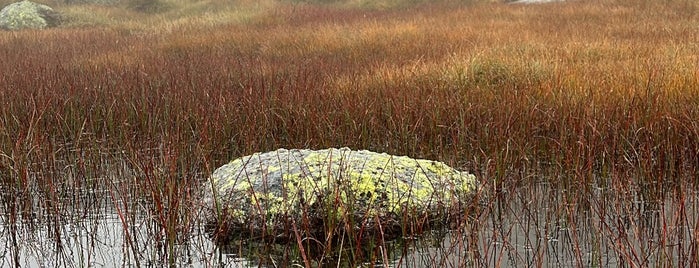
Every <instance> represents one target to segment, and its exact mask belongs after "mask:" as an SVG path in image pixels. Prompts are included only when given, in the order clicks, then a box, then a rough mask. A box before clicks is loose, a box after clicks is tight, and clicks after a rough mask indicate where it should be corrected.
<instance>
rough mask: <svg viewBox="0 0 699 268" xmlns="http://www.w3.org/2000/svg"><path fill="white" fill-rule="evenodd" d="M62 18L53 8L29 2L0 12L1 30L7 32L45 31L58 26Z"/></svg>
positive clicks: (25, 1) (21, 2) (11, 6)
mask: <svg viewBox="0 0 699 268" xmlns="http://www.w3.org/2000/svg"><path fill="white" fill-rule="evenodd" d="M59 20H60V16H59V14H58V13H57V12H55V11H54V10H53V9H52V8H50V7H49V6H46V5H42V4H37V3H34V2H30V1H27V0H24V1H20V2H16V3H12V4H9V5H7V6H6V7H4V8H3V9H2V10H0V28H1V29H5V30H21V29H44V28H47V27H54V26H57V25H58V23H59Z"/></svg>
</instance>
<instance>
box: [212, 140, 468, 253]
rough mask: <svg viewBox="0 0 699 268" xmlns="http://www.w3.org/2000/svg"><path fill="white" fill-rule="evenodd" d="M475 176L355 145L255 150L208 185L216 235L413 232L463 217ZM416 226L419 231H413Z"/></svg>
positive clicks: (324, 235) (222, 170)
mask: <svg viewBox="0 0 699 268" xmlns="http://www.w3.org/2000/svg"><path fill="white" fill-rule="evenodd" d="M476 189H477V181H476V178H475V176H474V175H471V174H468V173H466V172H462V171H458V170H455V169H453V168H451V167H449V166H447V165H446V164H444V163H442V162H437V161H430V160H424V159H413V158H409V157H406V156H393V155H388V154H385V153H375V152H370V151H366V150H362V151H353V150H350V149H348V148H341V149H334V148H331V149H325V150H315V151H314V150H286V149H279V150H276V151H272V152H266V153H256V154H253V155H249V156H245V157H241V158H238V159H235V160H233V161H232V162H230V163H228V164H226V165H224V166H222V167H220V168H218V169H217V170H216V171H214V173H213V175H212V176H211V177H210V179H209V180H208V181H207V183H206V185H205V186H204V192H203V193H204V195H205V198H204V203H205V205H206V206H207V208H208V212H207V213H206V217H207V219H206V220H207V223H208V224H207V226H208V227H209V231H210V232H212V234H214V235H215V236H216V237H217V238H219V239H220V238H224V239H225V240H224V241H227V240H229V239H230V238H231V237H240V236H242V235H247V237H250V236H253V237H262V238H274V239H277V238H292V237H293V236H294V235H297V234H298V232H299V231H300V232H302V233H303V234H304V235H309V234H310V235H314V236H315V235H320V236H322V238H327V237H329V236H331V235H332V234H331V233H333V232H337V231H338V230H343V231H345V232H347V231H350V232H355V231H361V232H362V233H369V232H371V231H377V230H378V231H380V232H381V235H382V236H393V235H396V236H398V235H402V234H406V230H408V231H410V230H412V231H418V229H420V230H422V229H423V227H426V226H431V225H432V224H435V223H438V224H442V223H447V222H449V223H453V222H454V220H457V221H458V220H460V219H462V218H463V217H462V216H463V214H464V210H465V208H466V205H467V204H468V202H470V200H471V199H472V198H471V197H472V196H473V194H474V193H475V192H476ZM410 233H412V232H410Z"/></svg>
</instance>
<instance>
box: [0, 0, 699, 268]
mask: <svg viewBox="0 0 699 268" xmlns="http://www.w3.org/2000/svg"><path fill="white" fill-rule="evenodd" d="M235 4H239V5H235ZM235 4H233V5H232V6H228V8H217V7H222V6H226V5H228V4H226V3H218V2H213V1H212V2H206V3H200V5H201V6H199V7H197V6H196V5H194V6H189V5H187V7H190V8H191V9H188V10H189V11H188V13H184V14H178V13H177V12H176V10H178V8H177V7H178V6H185V3H180V2H172V5H173V6H174V7H175V8H172V9H169V10H168V11H165V13H163V14H161V15H159V16H155V17H151V16H147V15H144V14H134V13H133V12H132V11H123V10H121V9H119V8H120V7H119V6H115V7H99V8H96V10H97V11H96V13H93V14H92V16H95V17H89V16H90V15H84V14H83V15H84V16H85V17H82V18H81V19H80V18H79V19H78V20H76V21H77V22H76V25H99V26H98V27H97V28H89V27H85V28H79V27H70V26H66V27H63V28H59V29H52V30H48V31H21V32H2V33H0V47H2V49H0V58H2V59H3V60H2V61H0V73H1V74H2V75H0V85H2V88H1V89H0V103H3V105H2V106H0V152H1V154H0V164H1V166H2V168H1V169H0V175H1V176H2V180H1V182H0V183H1V188H2V192H3V195H2V198H3V201H2V204H3V207H2V209H3V213H2V214H3V215H2V228H3V229H2V232H3V237H4V241H3V242H4V243H5V244H6V245H8V247H7V248H8V253H7V254H6V255H5V256H7V257H5V258H3V260H4V261H5V263H9V264H10V265H18V264H21V263H22V262H26V258H27V257H26V256H25V255H27V252H29V254H28V255H32V256H34V257H36V258H38V259H52V258H51V257H42V256H43V255H42V254H43V252H48V251H42V250H41V249H40V248H36V245H37V243H39V242H37V241H44V242H45V241H48V242H51V243H52V247H53V248H54V249H57V248H61V249H63V250H64V251H59V252H66V251H65V250H68V249H69V248H71V247H69V246H68V245H64V244H62V243H65V242H66V241H74V240H70V239H67V237H66V233H67V232H68V230H69V229H70V228H72V227H75V226H80V225H76V224H78V223H80V224H83V225H82V226H83V227H84V228H82V229H80V230H83V232H84V233H85V234H86V236H80V235H79V234H78V235H76V236H74V237H88V238H89V239H88V240H87V241H85V240H81V241H82V242H84V243H85V244H82V245H86V244H89V245H98V244H100V243H103V242H104V240H103V238H101V237H95V236H92V237H91V236H90V234H93V233H94V232H92V231H90V228H101V227H94V226H95V225H90V224H86V223H90V222H98V221H100V219H102V217H106V216H110V217H112V216H113V217H114V218H112V219H115V220H117V221H116V223H117V224H116V226H118V227H117V229H118V231H116V232H119V233H121V234H122V235H121V236H119V237H121V238H122V239H123V245H125V246H124V247H123V249H124V252H122V253H123V256H124V258H121V259H119V260H116V261H117V262H119V263H122V264H130V265H133V264H135V265H146V264H145V263H146V262H147V260H153V261H159V262H161V263H169V264H174V263H179V262H182V261H183V258H184V259H187V258H190V259H191V258H197V256H205V257H207V258H208V257H211V255H210V254H211V253H210V252H209V251H208V248H207V246H204V244H205V243H204V242H202V243H203V244H202V243H194V242H193V241H201V240H200V239H201V238H199V236H197V233H196V232H197V231H196V230H197V229H198V227H199V226H198V225H199V223H198V222H197V217H198V215H197V213H198V212H197V211H196V209H192V208H195V207H197V202H198V201H197V195H196V194H195V193H196V191H197V190H198V189H199V185H201V183H202V182H203V181H204V179H205V178H206V177H207V176H208V174H211V172H212V171H213V169H215V168H216V167H218V166H220V165H222V164H223V163H225V162H227V161H229V160H230V159H233V158H236V157H238V156H241V155H248V154H251V153H254V152H258V151H269V150H274V149H276V148H279V147H286V148H326V147H343V146H348V147H352V148H363V149H369V150H373V151H381V152H389V153H392V154H396V155H410V156H412V157H416V158H430V159H437V160H441V161H444V162H447V163H449V164H450V165H451V166H453V167H458V168H463V169H465V170H469V171H471V172H473V173H475V174H476V175H477V176H478V178H480V180H481V181H482V183H483V185H484V186H485V189H486V190H485V191H486V193H487V195H488V197H489V198H487V201H485V203H484V205H483V206H482V207H481V208H480V209H479V210H476V211H477V213H476V216H475V218H469V219H468V222H470V223H469V224H466V225H464V226H463V229H457V230H455V231H454V233H453V234H452V235H451V236H450V239H454V240H453V241H455V242H454V243H451V244H450V246H449V248H453V250H448V249H445V251H446V252H458V254H457V255H459V254H460V255H459V256H461V257H458V258H457V259H456V260H457V261H458V263H460V264H463V263H474V264H476V265H486V266H490V265H498V264H502V265H504V264H507V263H510V264H512V265H516V264H527V265H533V266H545V265H546V264H549V263H551V262H552V261H553V262H554V263H555V264H568V265H571V266H579V265H591V266H595V265H606V264H611V265H619V266H634V265H635V266H647V265H649V266H653V265H658V266H665V265H668V266H673V265H684V264H690V263H696V262H697V258H698V257H699V253H697V252H698V251H697V238H696V237H697V233H696V232H697V231H696V230H697V226H698V223H697V222H696V204H697V200H696V198H695V196H696V182H697V178H699V174H698V173H699V171H698V166H697V163H699V143H698V141H697V137H699V124H698V123H697V118H699V109H697V107H699V91H698V90H697V89H698V88H699V87H698V84H699V83H698V82H699V81H698V79H699V78H698V76H697V71H696V70H697V69H699V67H698V66H697V55H696V48H695V47H694V46H693V44H694V43H696V41H697V40H696V39H697V30H696V26H695V25H697V16H696V11H697V5H696V4H695V3H693V2H692V1H664V2H662V3H660V2H652V1H635V0H618V1H571V2H567V3H553V4H547V5H526V6H524V5H503V4H490V3H469V4H466V5H459V4H455V3H450V2H440V3H434V4H422V5H417V6H414V7H416V8H408V7H400V8H365V7H359V6H356V5H355V6H353V5H345V6H343V5H339V4H330V5H328V4H321V5H317V4H309V3H306V4H292V3H285V2H282V3H268V2H260V3H251V2H246V1H238V2H236V3H235ZM63 8H65V9H66V10H68V9H70V10H72V11H73V12H75V13H76V14H77V13H79V14H82V11H80V9H81V8H88V7H86V6H65V7H63ZM90 10H92V9H90ZM211 10H218V11H219V12H218V13H216V12H212V11H211ZM200 12H201V13H200ZM115 14H120V15H119V16H122V15H123V17H124V18H123V19H119V20H115V19H114V17H110V16H114V15H115ZM200 14H207V15H200ZM76 16H77V15H76ZM95 21H98V22H99V23H94V22H95ZM139 22H143V23H139ZM114 173H116V174H114ZM484 200H485V199H484ZM105 210H106V211H111V212H110V213H104V212H103V211H105ZM474 210H475V208H474ZM297 227H298V226H297ZM299 228H300V227H299ZM39 230H40V231H39ZM74 235H75V234H74ZM68 237H70V236H68ZM41 238H45V239H46V240H41ZM298 238H299V240H298V241H296V242H295V243H296V246H300V247H295V248H292V247H287V248H288V250H289V251H288V252H287V253H284V254H283V255H282V256H286V257H287V260H292V262H294V261H299V260H300V261H301V263H302V265H309V264H311V262H312V261H313V260H312V258H302V257H303V256H306V257H309V256H311V255H310V253H309V252H304V251H302V250H305V248H306V246H305V245H304V243H306V244H311V243H316V241H310V240H304V238H303V237H298ZM519 239H524V240H519ZM355 241H356V240H355ZM419 241H423V240H419ZM442 241H446V240H442ZM449 241H451V240H449ZM35 242H36V243H35ZM82 242H81V243H82ZM321 242H322V241H321ZM379 242H380V243H379V244H377V246H376V247H369V248H372V250H370V251H371V254H368V255H369V256H372V257H370V258H369V259H370V260H378V262H380V263H391V262H392V259H391V258H389V257H388V256H389V255H390V254H389V253H387V252H388V251H385V249H386V246H384V244H382V243H388V241H379ZM241 243H242V242H241ZM416 243H421V242H416ZM42 245H44V244H42ZM153 245H156V246H153ZM186 245H189V246H186ZM248 245H249V244H248ZM45 246H48V245H45ZM90 247H92V248H95V249H94V250H93V251H90V250H87V251H84V252H83V253H80V254H83V255H82V256H83V257H81V258H82V259H81V260H80V261H75V259H72V256H73V255H70V256H71V258H69V257H64V258H62V260H63V261H64V262H66V263H68V262H71V260H72V261H73V262H75V263H81V264H84V265H85V266H91V265H95V262H94V260H95V258H96V256H97V255H99V254H100V253H98V252H97V250H96V248H98V246H90ZM270 247H271V246H270ZM248 248H249V249H253V248H254V249H258V248H259V246H248ZM343 248H344V245H343ZM347 248H358V246H357V244H355V245H347ZM262 249H264V247H263V248H262ZM373 249H376V251H374V250H373ZM382 249H383V250H384V251H382ZM433 249H434V247H430V246H420V245H419V244H417V250H418V251H419V250H433ZM183 251H189V252H188V253H186V252H185V253H183ZM85 252H86V253H85ZM202 252H204V253H202ZM359 252H360V251H358V250H356V251H354V252H353V253H352V254H355V255H360V254H359ZM464 252H466V253H464ZM66 254H67V253H66ZM75 254H78V253H75ZM253 255H254V256H258V257H259V256H263V255H264V253H254V254H253ZM447 255H448V254H447ZM66 256H68V255H66ZM192 256H194V257H192ZM254 256H253V257H252V259H255V257H254ZM264 258H266V257H264ZM397 258H398V260H399V261H400V260H403V261H405V262H404V263H409V262H411V260H409V259H408V260H406V259H404V258H406V257H405V256H404V255H401V257H397ZM439 258H440V257H433V258H431V259H428V260H429V262H434V263H439V262H442V260H441V259H439ZM260 259H263V257H260ZM364 259H365V258H357V260H358V261H357V262H362V261H361V260H364ZM304 260H305V261H304ZM112 261H114V260H112ZM210 261H211V259H208V260H205V261H204V263H209V264H210ZM277 261H278V259H274V262H277ZM184 262H186V260H184ZM610 262H613V263H610ZM261 263H262V264H264V265H269V262H261ZM446 265H449V264H446ZM454 266H458V264H457V265H454Z"/></svg>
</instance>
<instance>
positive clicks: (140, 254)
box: [0, 171, 699, 267]
mask: <svg viewBox="0 0 699 268" xmlns="http://www.w3.org/2000/svg"><path fill="white" fill-rule="evenodd" d="M133 174H134V172H133V171H120V172H116V173H115V174H113V175H112V176H106V177H103V178H102V179H104V180H108V181H110V183H104V184H102V185H103V187H93V188H91V189H90V190H89V191H82V190H75V191H74V192H72V193H71V194H72V195H68V194H64V195H61V199H60V201H57V202H56V203H57V204H60V206H57V205H51V203H50V202H47V201H46V200H43V199H42V197H41V195H39V194H37V195H34V196H33V195H31V194H30V195H28V196H12V195H11V194H7V195H6V196H5V199H4V203H5V204H4V205H3V206H2V211H0V212H1V214H2V217H0V234H1V236H0V256H1V258H0V266H1V267H16V266H21V267H124V266H127V267H137V266H138V267H161V266H171V267H249V266H253V267H257V266H268V267H275V266H281V267H284V266H286V267H288V266H290V265H300V266H303V265H304V260H303V258H301V257H300V256H301V254H300V253H299V249H298V247H296V246H295V244H294V243H290V244H286V245H268V244H265V243H262V242H255V241H237V242H234V243H232V244H231V245H228V246H225V247H222V246H217V245H215V244H214V243H212V241H211V240H210V239H209V238H208V235H207V234H206V233H205V232H204V231H203V227H202V224H201V222H198V220H197V218H198V217H197V215H198V214H197V213H196V204H194V203H193V204H192V205H191V207H189V208H187V209H186V210H194V211H195V212H194V213H191V214H186V216H183V217H188V218H187V219H188V220H190V221H185V220H182V222H188V223H189V224H187V227H184V228H182V229H177V231H176V232H177V233H176V235H174V236H172V235H170V236H168V235H167V234H166V233H165V232H167V231H168V229H167V228H163V226H162V225H159V224H158V221H157V219H156V218H157V217H158V215H155V214H153V213H151V212H149V210H148V209H147V207H149V206H151V205H152V204H150V203H149V202H150V201H148V199H142V198H138V197H133V196H128V195H129V190H128V189H131V188H129V187H128V184H130V183H132V179H133V176H134V175H133ZM37 189H38V188H37ZM122 189H126V190H122ZM591 189H592V190H587V191H580V192H576V193H571V192H568V191H567V190H565V189H563V188H558V187H556V186H553V185H550V184H545V183H539V184H536V185H527V186H522V187H518V188H513V189H509V190H507V191H501V192H500V193H499V194H493V197H492V198H490V200H489V201H488V202H487V203H485V204H483V206H482V207H481V208H479V209H478V211H476V212H475V213H474V214H473V215H470V216H469V218H468V219H469V220H468V221H469V222H468V223H467V224H464V226H461V227H460V228H458V229H455V230H436V231H434V232H431V233H429V234H426V235H425V236H422V237H418V238H404V239H400V240H397V241H386V242H383V243H380V244H374V245H373V246H370V247H368V248H364V249H356V245H352V244H347V245H343V244H340V245H335V248H336V250H333V251H332V252H331V253H329V254H325V255H323V256H321V257H318V258H316V259H313V258H311V259H309V260H308V261H309V263H311V264H312V265H313V266H317V265H320V266H323V267H350V266H352V267H356V266H377V267H435V266H439V267H464V266H466V267H482V266H487V267H493V266H499V267H526V266H546V267H581V266H583V267H633V266H642V267H647V266H656V267H657V266H663V267H668V266H672V267H682V266H690V265H692V264H693V263H695V262H696V261H697V259H698V258H699V253H697V243H698V242H697V232H699V231H697V226H698V224H699V223H698V222H697V218H698V217H699V213H698V211H699V200H698V197H697V196H698V193H697V191H696V189H694V188H691V187H676V188H673V189H668V190H664V192H661V193H660V194H658V193H657V192H656V193H655V194H649V193H648V191H646V190H644V188H643V187H640V186H624V187H620V186H610V187H607V188H601V187H592V188H591ZM650 196H652V198H651V197H650ZM124 197H128V198H124ZM28 201H31V202H28ZM27 206H31V209H27V208H26V207H27ZM18 208H20V209H18ZM26 211H30V212H29V213H26ZM23 214H28V215H23ZM357 250H359V251H362V252H364V254H363V256H365V257H363V258H362V259H356V258H354V257H352V256H353V255H354V254H356V252H359V251H357ZM309 258H310V257H309ZM318 262H321V263H320V264H319V263H318Z"/></svg>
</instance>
